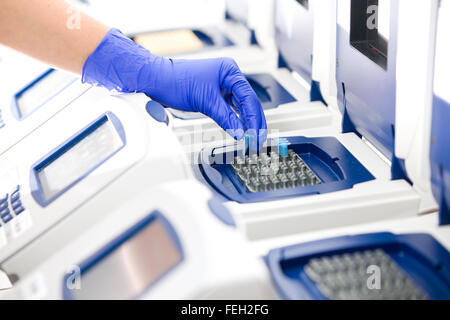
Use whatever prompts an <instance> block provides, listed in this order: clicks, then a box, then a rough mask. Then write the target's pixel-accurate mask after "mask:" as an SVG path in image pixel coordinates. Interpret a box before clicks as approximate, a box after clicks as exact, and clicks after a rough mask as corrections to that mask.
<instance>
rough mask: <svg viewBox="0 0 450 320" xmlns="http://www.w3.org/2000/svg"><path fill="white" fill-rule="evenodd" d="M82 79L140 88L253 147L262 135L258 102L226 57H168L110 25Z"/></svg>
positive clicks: (132, 89) (122, 89)
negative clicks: (204, 117) (208, 119)
mask: <svg viewBox="0 0 450 320" xmlns="http://www.w3.org/2000/svg"><path fill="white" fill-rule="evenodd" d="M82 81H83V82H87V83H91V84H100V85H102V86H104V87H106V88H107V89H109V90H112V89H115V90H117V91H120V92H143V93H145V94H146V95H147V96H149V97H150V98H152V99H153V100H155V101H158V102H160V103H161V104H162V105H164V106H166V107H171V108H175V109H179V110H184V111H193V112H201V113H203V114H205V115H207V116H209V117H211V118H212V119H213V120H214V121H216V122H217V124H219V125H220V126H221V127H222V128H223V129H224V130H226V131H227V132H228V133H229V134H230V135H231V136H233V137H234V138H235V139H237V140H240V139H241V138H242V137H243V136H244V132H245V133H248V134H250V136H252V137H254V138H256V139H251V147H252V148H253V149H256V148H258V145H257V143H259V145H261V144H262V143H263V142H264V140H265V139H266V131H267V125H266V119H265V116H264V112H263V109H262V107H261V104H260V102H259V101H258V98H257V96H256V94H255V92H254V91H253V89H252V87H251V86H250V84H249V83H248V81H247V80H246V78H245V76H244V75H243V74H242V73H241V71H240V70H239V68H238V66H237V65H236V63H235V62H234V60H232V59H229V58H219V59H202V60H178V59H167V58H163V57H160V56H156V55H153V54H151V53H150V52H149V51H148V50H146V49H144V48H143V47H141V46H139V45H138V44H136V43H134V42H133V41H131V40H130V39H129V38H127V37H125V36H124V35H123V34H122V33H121V32H120V31H119V30H117V29H111V30H110V31H109V32H108V33H107V34H106V36H105V37H104V38H103V40H102V41H101V43H100V44H99V45H98V47H97V48H96V49H95V51H94V52H93V53H92V54H91V55H90V56H89V57H88V59H87V60H86V62H85V64H84V67H83V74H82ZM230 106H233V108H231V107H230ZM233 109H234V110H235V111H236V113H235V112H234V111H233Z"/></svg>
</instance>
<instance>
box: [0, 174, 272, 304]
mask: <svg viewBox="0 0 450 320" xmlns="http://www.w3.org/2000/svg"><path fill="white" fill-rule="evenodd" d="M174 186H176V187H175V188H174ZM179 189H184V190H186V192H185V193H182V194H180V193H178V192H177V190H179ZM194 194H195V195H196V197H197V199H198V200H199V201H192V195H194ZM211 197H212V195H211V193H210V192H208V190H207V189H206V188H205V187H203V186H201V185H199V184H192V183H191V182H190V181H185V182H176V183H168V184H163V185H161V186H160V187H158V188H147V189H143V190H141V192H139V193H138V194H136V195H135V196H134V197H131V198H129V199H127V201H126V202H124V203H123V204H122V205H120V206H117V207H116V208H114V210H113V211H112V212H110V213H109V215H108V217H106V218H105V219H104V220H103V221H100V222H98V223H96V224H94V225H92V226H90V227H88V228H87V229H86V230H85V232H84V233H83V234H81V235H79V236H78V237H77V238H76V239H74V240H73V241H72V242H71V243H70V244H68V245H67V246H65V247H64V248H63V249H61V250H59V251H58V252H55V254H54V255H53V256H52V257H51V258H49V259H48V260H46V261H45V262H43V263H41V264H39V265H34V269H33V270H29V272H27V273H23V274H22V273H21V274H19V278H20V281H19V282H17V283H16V284H15V285H14V287H13V288H12V289H10V290H7V291H4V292H0V297H1V298H2V299H61V298H63V291H64V290H63V289H64V286H65V285H66V284H65V282H64V278H65V276H67V275H71V274H72V272H73V271H74V270H76V267H77V266H79V265H80V263H81V262H83V261H84V260H86V259H87V258H89V257H90V256H92V255H93V254H94V253H96V252H98V251H99V250H101V249H102V248H103V247H105V246H107V245H108V244H109V243H111V242H112V241H113V240H114V239H116V238H117V237H118V236H119V235H121V234H123V233H124V232H125V230H127V229H129V228H131V227H132V226H133V225H135V224H137V223H138V222H139V221H140V220H142V219H144V218H145V217H147V216H148V215H149V214H151V213H152V212H154V211H157V212H158V213H160V214H161V215H162V216H164V217H165V218H166V219H167V221H168V223H169V224H171V226H172V227H173V230H174V232H175V233H176V235H177V236H178V238H179V242H180V247H181V248H180V251H181V253H182V260H181V261H180V262H179V263H178V264H177V265H175V266H173V267H172V268H171V270H169V271H168V272H167V273H166V274H163V275H162V276H161V277H160V278H159V279H158V280H157V282H155V283H154V284H152V285H150V287H148V289H147V290H146V291H144V292H141V293H140V294H139V296H138V298H139V299H272V298H275V294H274V292H273V288H272V286H271V284H270V279H269V274H268V271H267V269H266V268H265V265H264V263H263V260H262V259H261V258H260V257H258V256H257V255H255V254H253V252H252V251H251V250H249V246H248V244H247V243H246V242H245V239H244V238H243V237H242V235H240V234H239V233H236V232H235V231H234V230H233V228H231V227H230V226H227V225H224V224H223V223H222V222H221V221H219V220H218V219H217V218H216V217H215V216H214V215H213V214H212V213H211V206H208V203H210V201H209V200H211ZM174 199H176V201H174ZM95 208H96V207H94V208H93V207H92V204H89V203H87V204H86V205H83V206H81V207H80V208H79V212H83V215H89V214H90V212H91V210H92V209H95ZM217 209H219V210H224V208H217ZM124 213H126V214H124ZM69 228H70V225H67V224H63V225H59V226H57V227H56V229H58V232H59V233H62V232H65V231H69V230H68V229H69ZM44 238H48V239H46V240H47V242H48V241H50V240H51V239H50V238H54V237H49V236H48V235H46V236H45V237H44ZM53 240H54V239H53ZM158 245H159V243H156V242H154V243H149V244H148V246H147V249H148V250H150V251H151V250H152V248H154V247H158ZM161 256H162V255H161ZM17 263H18V261H11V262H10V263H7V264H5V265H4V270H6V271H8V270H11V271H14V270H15V269H16V268H15V266H16V265H17ZM23 263H32V261H26V260H25V261H23ZM93 268H96V267H95V266H94V267H93ZM132 270H134V269H133V267H132V266H130V268H127V269H126V270H125V269H123V271H122V272H126V273H127V272H131V271H132ZM118 276H119V277H120V275H118V274H111V278H112V279H113V278H115V277H118ZM79 279H80V283H79V284H80V285H81V288H82V287H83V271H81V277H80V278H79ZM100 290H101V288H100ZM75 291H76V290H72V292H75ZM108 296H111V294H108ZM96 297H97V298H98V299H102V298H104V297H105V296H104V295H103V296H102V295H99V296H96Z"/></svg>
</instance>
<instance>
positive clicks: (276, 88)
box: [169, 0, 335, 152]
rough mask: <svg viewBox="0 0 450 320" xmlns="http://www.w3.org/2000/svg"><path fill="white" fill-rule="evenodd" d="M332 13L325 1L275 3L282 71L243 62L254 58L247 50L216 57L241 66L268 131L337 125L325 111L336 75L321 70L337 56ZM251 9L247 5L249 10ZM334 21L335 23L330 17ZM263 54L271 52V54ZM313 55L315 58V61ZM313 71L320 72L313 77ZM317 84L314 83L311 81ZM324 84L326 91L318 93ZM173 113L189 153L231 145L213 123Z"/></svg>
mask: <svg viewBox="0 0 450 320" xmlns="http://www.w3.org/2000/svg"><path fill="white" fill-rule="evenodd" d="M333 7H334V4H332V3H331V4H330V3H325V2H321V1H309V2H308V3H306V2H305V3H298V2H296V1H294V0H284V1H276V2H275V4H274V5H273V8H274V10H275V18H274V20H275V39H276V43H277V46H278V51H279V54H278V56H279V58H278V66H279V68H274V67H272V66H267V65H264V64H261V63H256V64H253V63H251V62H247V61H241V60H240V57H242V56H248V55H249V54H250V52H247V53H245V47H242V50H240V51H239V50H236V51H235V52H234V53H233V51H232V49H230V50H229V51H226V50H219V51H217V52H216V53H214V56H216V54H217V56H221V55H224V56H228V57H232V58H234V59H236V60H237V61H238V65H239V67H240V69H241V70H242V71H243V72H244V74H245V75H246V77H247V79H248V81H249V83H250V85H251V86H252V87H253V89H254V91H255V92H256V94H257V96H258V99H259V100H260V102H261V104H262V107H263V109H264V112H265V115H266V119H267V123H268V127H269V130H272V131H275V130H277V131H279V132H286V131H290V130H293V129H296V128H315V127H320V126H329V125H330V124H331V123H333V117H332V112H334V111H330V110H331V108H326V100H327V99H328V96H329V90H328V87H329V85H328V83H329V82H330V81H329V78H330V77H331V76H332V75H331V74H330V73H329V72H328V69H326V71H324V70H323V69H324V67H323V66H325V65H326V66H329V65H330V64H331V62H330V61H329V60H330V58H329V56H330V55H332V54H333V52H334V51H333V50H331V48H330V47H329V46H328V45H326V43H328V42H329V41H332V40H334V37H335V36H334V35H333V33H332V28H329V26H330V22H329V16H330V15H332V14H335V10H333ZM251 9H252V7H251V6H250V5H249V10H251ZM253 9H255V8H253ZM254 11H257V10H254ZM249 15H250V13H249ZM253 16H255V14H253ZM333 19H335V18H333V17H332V20H333ZM316 26H318V27H317V28H316ZM316 29H318V30H319V31H317V30H316ZM255 39H256V40H257V41H258V42H259V40H260V39H264V37H263V36H260V34H259V33H257V32H255ZM313 40H314V41H313ZM263 48H264V47H263ZM265 50H269V51H270V48H269V49H265ZM313 51H314V52H313ZM313 53H314V55H317V58H315V59H312V56H313ZM320 53H321V54H320ZM202 54H204V55H205V56H206V55H210V54H211V53H210V52H209V51H205V52H204V53H202ZM187 56H188V57H192V56H196V55H187ZM250 56H251V57H254V56H255V55H253V54H250ZM274 61H275V60H274ZM334 65H335V62H333V63H332V66H334ZM314 68H315V69H316V71H314V73H315V76H314V77H313V69H314ZM313 78H315V79H316V80H314V81H313ZM321 84H322V86H323V88H324V90H320V86H321ZM322 91H323V92H324V94H322ZM169 110H170V112H169V116H171V117H173V118H174V121H173V124H174V126H173V130H174V132H175V133H176V134H177V136H178V138H179V140H180V142H181V143H182V144H183V145H184V146H185V147H186V149H187V150H188V151H189V152H195V151H197V152H198V149H199V148H200V147H201V146H204V145H205V144H210V143H211V144H213V145H214V144H216V143H218V141H231V137H229V136H227V135H226V134H225V133H224V132H223V131H222V130H221V129H220V127H219V126H218V125H217V124H215V123H214V122H213V121H212V120H211V119H208V118H206V117H204V116H203V115H201V114H199V113H192V112H183V111H178V110H172V109H169Z"/></svg>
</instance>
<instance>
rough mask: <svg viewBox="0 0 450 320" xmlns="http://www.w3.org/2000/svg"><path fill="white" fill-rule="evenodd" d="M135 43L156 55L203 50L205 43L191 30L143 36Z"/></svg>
mask: <svg viewBox="0 0 450 320" xmlns="http://www.w3.org/2000/svg"><path fill="white" fill-rule="evenodd" d="M134 41H135V42H136V43H137V44H139V45H141V46H143V47H144V48H146V49H148V50H150V51H151V52H152V53H154V54H159V55H165V54H177V53H181V52H190V51H197V50H201V49H202V48H203V46H204V44H203V42H202V41H201V40H200V39H199V38H198V37H197V36H196V35H195V33H194V32H192V31H191V30H174V31H165V32H158V33H147V34H141V35H137V36H135V37H134Z"/></svg>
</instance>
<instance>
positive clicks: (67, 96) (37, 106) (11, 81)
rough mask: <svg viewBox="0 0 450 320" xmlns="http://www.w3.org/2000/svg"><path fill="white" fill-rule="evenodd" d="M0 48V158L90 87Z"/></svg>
mask: <svg viewBox="0 0 450 320" xmlns="http://www.w3.org/2000/svg"><path fill="white" fill-rule="evenodd" d="M2 49H3V50H2V52H4V53H5V54H4V58H3V61H2V63H0V70H1V72H0V86H1V88H2V91H1V94H0V119H1V120H0V157H1V156H2V154H3V153H4V152H5V151H7V150H8V149H10V148H11V147H13V146H14V145H16V144H17V143H19V142H20V141H21V140H22V139H24V138H25V137H26V136H27V135H29V134H30V133H32V132H33V131H34V130H36V129H37V128H39V127H40V126H41V125H42V124H44V123H45V122H46V121H47V120H49V119H50V118H51V117H53V116H54V115H55V114H57V113H58V112H60V111H61V110H63V109H64V108H65V107H66V106H67V105H68V104H70V103H71V102H72V101H73V100H75V99H76V98H78V97H79V96H80V95H82V94H83V93H84V92H86V91H87V90H88V89H89V88H90V86H89V85H84V84H82V83H81V81H80V80H79V77H77V76H76V75H74V74H70V73H67V72H65V71H60V70H55V69H49V68H48V66H44V65H43V64H41V63H39V62H37V61H36V60H34V59H31V58H28V57H25V56H22V55H21V54H19V53H17V52H13V51H12V50H7V49H6V48H2Z"/></svg>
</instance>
